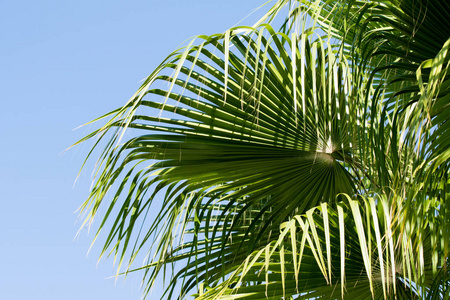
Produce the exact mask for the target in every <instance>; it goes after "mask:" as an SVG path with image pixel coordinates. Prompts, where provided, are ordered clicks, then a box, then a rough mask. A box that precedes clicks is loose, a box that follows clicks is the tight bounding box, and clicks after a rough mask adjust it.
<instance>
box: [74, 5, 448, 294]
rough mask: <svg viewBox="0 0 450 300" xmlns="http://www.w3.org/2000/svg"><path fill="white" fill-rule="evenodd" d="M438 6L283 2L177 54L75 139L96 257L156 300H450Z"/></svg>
mask: <svg viewBox="0 0 450 300" xmlns="http://www.w3.org/2000/svg"><path fill="white" fill-rule="evenodd" d="M449 12H450V6H449V4H448V3H446V2H445V1H419V2H417V1H414V2H412V1H345V2H341V1H286V0H279V1H278V2H277V3H275V4H274V5H273V6H272V7H271V8H270V9H269V11H268V13H267V14H266V15H265V16H264V17H263V18H262V19H261V20H260V21H259V22H258V23H257V24H255V25H254V26H253V27H236V28H231V29H229V30H227V31H226V32H225V33H223V34H217V35H212V36H199V37H197V38H196V39H194V40H192V41H191V43H190V44H189V45H187V46H186V47H184V48H182V49H179V50H177V51H175V52H173V53H172V54H171V55H169V56H168V58H167V59H166V60H165V61H164V62H163V63H161V65H160V66H159V67H158V68H157V69H156V70H155V71H154V72H153V73H152V74H151V75H150V76H149V77H148V78H147V79H146V80H145V82H144V83H143V84H142V86H141V87H140V88H139V90H138V91H137V92H136V94H135V95H134V96H133V97H132V98H131V99H130V100H129V101H128V103H126V105H124V106H123V107H122V108H119V109H117V110H115V111H113V112H111V113H109V114H107V115H105V116H103V117H102V119H105V118H106V119H107V120H108V121H107V122H106V125H104V126H102V127H101V128H99V129H98V130H96V131H94V132H93V133H92V134H90V135H88V136H87V137H86V138H84V139H83V140H82V141H85V140H87V139H90V138H93V137H98V138H99V140H98V142H97V143H96V144H95V146H94V148H95V147H97V145H99V142H100V141H102V140H104V139H107V142H106V147H105V149H104V151H103V153H102V155H101V157H100V158H99V164H98V166H99V167H98V170H97V176H96V180H95V183H94V185H93V188H92V191H91V195H90V197H89V199H88V200H87V201H86V202H85V203H84V204H83V206H82V211H83V212H85V213H87V215H86V223H90V222H91V221H92V220H93V218H94V217H96V215H97V212H98V209H99V207H100V205H103V206H106V208H105V214H104V215H103V219H102V222H101V223H100V225H99V227H98V232H97V235H96V238H97V236H98V235H99V234H100V232H101V231H104V230H106V227H108V226H109V225H108V224H109V223H108V221H109V220H111V226H110V228H108V231H109V233H108V235H107V237H106V240H105V244H104V248H103V253H102V255H103V254H106V253H113V254H114V257H115V259H118V260H119V267H118V270H121V267H122V265H123V264H124V263H125V265H126V267H125V271H124V272H125V273H128V272H132V271H141V272H143V277H144V281H143V282H144V286H145V294H147V293H148V292H149V291H150V290H151V288H152V286H153V285H154V283H155V279H156V278H157V277H158V276H168V279H169V280H168V284H167V287H166V290H165V294H164V297H166V298H169V299H172V298H176V297H178V298H180V299H181V298H186V297H189V296H190V295H194V296H195V297H198V298H199V299H237V298H249V299H264V298H271V299H281V298H284V299H286V298H288V297H291V298H295V299H316V298H321V297H327V298H331V299H337V298H347V297H348V298H349V299H368V298H376V299H383V298H384V299H391V298H393V297H396V298H401V299H411V298H418V297H422V298H429V299H442V298H443V299H448V297H449V296H448V295H449V291H450V287H449V284H448V282H449V279H448V278H449V269H448V267H449V262H448V254H449V242H450V232H449V231H450V229H449V220H450V204H449V201H448V197H449V192H450V189H449V183H450V180H449V177H448V169H449V162H450V150H449V149H450V147H449V143H450V134H449V122H448V119H449V118H448V116H449V112H450V109H449V105H450V94H449V91H450V80H449V77H450V76H449V75H448V74H447V70H448V64H449V57H450V53H449V47H450V39H449V37H450V34H449V28H450V26H449V24H448V23H449V19H450V18H448V16H449ZM283 15H284V16H285V18H283V17H282V16H283ZM280 17H281V24H282V25H281V26H278V28H277V27H275V26H276V25H274V24H279V23H280ZM125 130H127V131H130V132H131V133H132V134H131V137H130V134H128V135H124V132H125ZM82 141H80V142H82ZM156 199H157V200H156ZM158 201H162V203H157V202H158ZM154 207H157V208H158V210H159V211H158V212H157V213H156V214H155V216H154V217H152V219H151V220H147V216H148V212H149V210H154ZM97 217H99V216H97ZM143 251H144V252H146V253H147V257H148V261H147V262H146V263H145V265H144V266H142V267H135V265H134V260H135V258H136V257H137V255H138V254H139V253H140V252H143ZM174 265H176V267H174ZM168 267H169V268H170V271H167V268H168Z"/></svg>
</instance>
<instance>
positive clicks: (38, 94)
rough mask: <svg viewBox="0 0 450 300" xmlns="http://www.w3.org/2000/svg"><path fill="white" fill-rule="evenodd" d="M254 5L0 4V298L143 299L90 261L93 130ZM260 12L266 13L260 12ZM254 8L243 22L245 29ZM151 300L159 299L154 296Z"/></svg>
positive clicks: (248, 0) (135, 281) (94, 257)
mask: <svg viewBox="0 0 450 300" xmlns="http://www.w3.org/2000/svg"><path fill="white" fill-rule="evenodd" d="M264 2H265V1H262V0H245V1H242V0H240V1H239V0H229V1H216V0H207V1H205V0H194V1H183V0H146V1H144V0H142V1H137V0H130V1H117V0H108V1H103V0H89V1H87V0H78V1H64V0H61V1H45V0H34V1H31V0H28V1H2V2H1V3H0V105H1V110H0V122H1V126H0V204H1V208H0V299H10V300H16V299H17V300H22V299H33V300H40V299H46V300H49V299H63V300H70V299H84V300H90V299H92V300H94V299H95V300H98V299H108V300H115V299H140V297H141V290H140V279H141V278H140V276H139V274H136V275H133V276H129V277H128V278H127V279H126V281H125V282H124V280H123V279H120V278H119V279H118V280H117V281H116V282H115V280H114V279H111V278H110V279H107V278H108V277H110V276H112V275H114V274H115V269H114V267H113V262H112V259H106V260H101V261H100V262H99V263H98V255H99V253H100V249H101V248H100V247H101V244H94V247H93V249H92V250H91V252H90V253H89V255H87V251H88V248H89V246H90V243H91V240H92V238H93V232H90V233H88V231H87V230H82V231H81V233H80V235H79V237H78V238H75V236H76V233H77V231H78V229H79V228H80V226H81V220H80V219H79V218H78V214H77V213H76V210H77V208H78V207H79V206H80V205H81V203H82V202H83V201H84V200H85V199H86V198H87V196H88V192H89V187H90V184H91V171H92V168H93V162H92V163H89V164H88V165H87V167H86V169H85V170H84V171H82V173H81V175H80V177H79V179H78V181H77V182H76V184H75V179H76V177H77V174H78V171H79V169H80V167H81V165H82V162H83V160H84V158H85V156H86V155H87V153H88V151H89V148H90V146H92V143H86V144H83V145H81V146H78V147H75V148H72V149H70V150H68V151H64V150H66V149H67V148H68V147H70V146H71V145H72V144H73V143H75V142H76V141H77V140H79V139H80V138H82V137H83V136H84V135H85V134H87V133H89V132H90V131H91V130H94V129H95V128H97V127H96V125H95V124H94V125H89V126H86V127H82V128H81V129H77V130H74V129H75V128H77V127H79V126H80V125H82V124H84V123H86V122H89V121H90V120H92V119H94V118H96V117H98V116H101V115H103V114H104V113H107V112H109V111H111V110H113V109H115V108H117V107H119V106H121V105H123V104H125V103H126V101H127V100H128V99H129V98H130V97H131V96H132V95H133V93H134V92H135V91H136V90H137V89H138V87H139V82H140V81H141V80H142V79H143V78H145V77H146V76H147V75H148V74H150V73H151V72H152V71H153V69H154V68H155V67H156V66H157V65H158V64H159V63H160V62H161V61H162V60H163V59H164V58H165V57H166V56H167V55H168V54H169V53H170V52H172V51H173V50H175V49H176V48H178V47H179V46H180V45H181V44H182V43H183V42H184V41H186V40H187V39H189V38H191V37H193V36H194V35H198V34H213V33H220V32H224V31H225V30H226V29H227V28H229V27H232V26H234V25H236V23H238V22H239V21H241V20H242V19H243V18H244V17H246V16H247V15H248V14H249V13H251V12H252V10H253V9H254V8H256V7H258V6H260V5H261V4H262V3H264ZM263 11H264V9H263ZM258 13H259V12H257V13H255V14H253V15H252V16H250V17H248V18H247V19H246V20H244V21H243V22H242V23H241V25H251V24H253V23H254V21H255V20H256V19H257V17H258V16H260V14H258ZM148 299H157V297H156V296H155V295H153V296H150V297H148Z"/></svg>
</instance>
